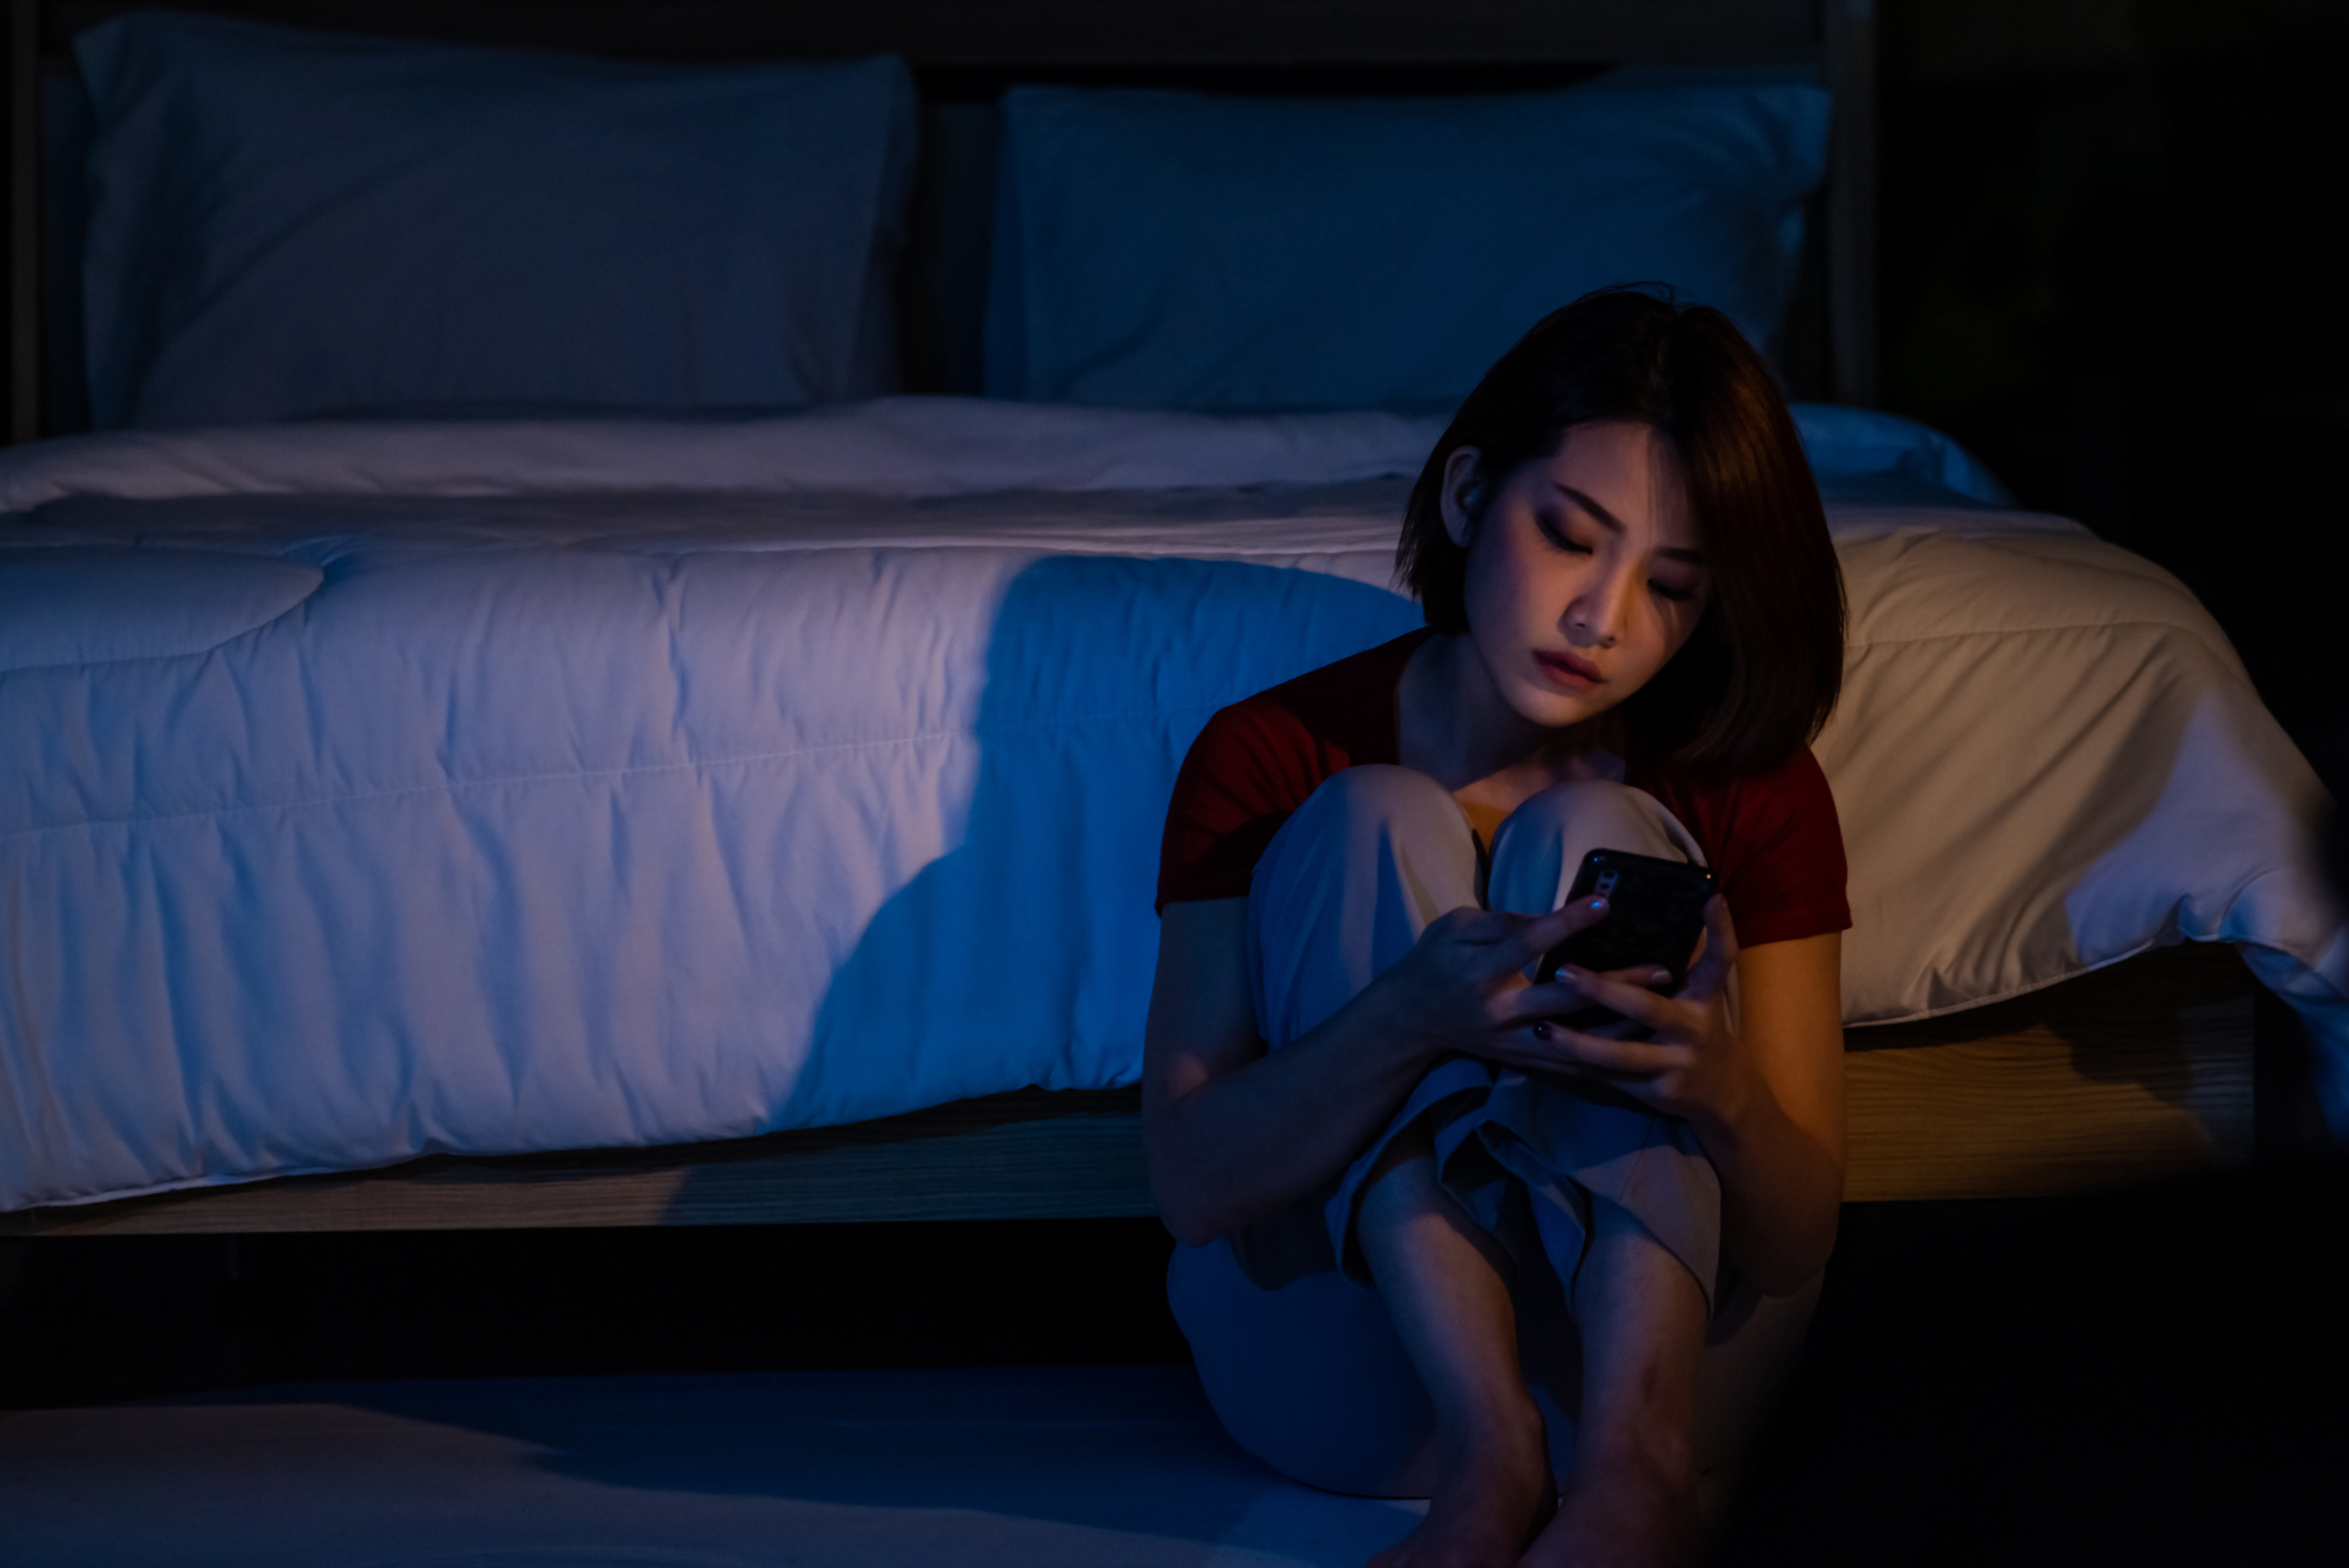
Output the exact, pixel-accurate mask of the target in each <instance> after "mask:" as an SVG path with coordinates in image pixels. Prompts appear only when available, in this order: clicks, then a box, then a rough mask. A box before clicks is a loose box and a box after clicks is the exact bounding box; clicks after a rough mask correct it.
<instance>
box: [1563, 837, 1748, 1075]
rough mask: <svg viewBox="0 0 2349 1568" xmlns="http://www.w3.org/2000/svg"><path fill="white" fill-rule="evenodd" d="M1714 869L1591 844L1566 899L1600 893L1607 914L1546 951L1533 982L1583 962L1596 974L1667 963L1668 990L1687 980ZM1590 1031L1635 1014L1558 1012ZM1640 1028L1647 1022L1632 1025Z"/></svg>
mask: <svg viewBox="0 0 2349 1568" xmlns="http://www.w3.org/2000/svg"><path fill="white" fill-rule="evenodd" d="M1713 886H1714V884H1713V872H1710V871H1708V870H1707V869H1706V868H1704V867H1703V866H1698V865H1691V864H1690V863H1689V862H1687V861H1667V860H1660V859H1658V858H1657V857H1656V856H1654V855H1634V854H1630V853H1627V852H1626V851H1622V850H1593V851H1590V852H1589V853H1588V854H1587V855H1585V856H1583V858H1582V865H1581V868H1580V869H1579V870H1578V871H1577V872H1575V873H1574V889H1573V891H1572V892H1568V894H1567V895H1566V899H1567V903H1574V902H1576V901H1577V900H1578V899H1586V898H1589V897H1592V896H1593V895H1597V896H1599V897H1603V898H1604V899H1606V901H1607V918H1606V919H1604V920H1602V921H1600V922H1599V923H1598V924H1596V925H1591V926H1585V927H1584V928H1583V929H1582V930H1580V931H1578V932H1576V933H1575V934H1573V935H1571V936H1569V937H1568V938H1567V939H1566V940H1565V941H1564V942H1561V943H1559V944H1557V946H1556V947H1553V948H1551V949H1550V950H1549V951H1548V952H1547V953H1545V954H1542V961H1541V965H1540V966H1539V967H1538V968H1537V969H1536V970H1535V971H1534V983H1535V984H1536V985H1547V984H1548V983H1549V982H1550V981H1552V980H1555V979H1557V972H1558V970H1559V969H1560V968H1561V967H1563V966H1564V965H1568V964H1578V965H1581V966H1582V967H1583V968H1585V969H1588V970H1589V971H1591V972H1592V973H1593V974H1598V975H1604V974H1606V973H1607V972H1608V971H1609V970H1611V969H1651V968H1652V969H1665V970H1670V971H1671V980H1670V981H1669V982H1668V983H1667V984H1666V985H1664V986H1663V987H1662V989H1663V991H1664V993H1665V994H1666V995H1670V994H1671V993H1672V992H1674V991H1677V990H1679V989H1680V988H1681V987H1682V985H1685V984H1687V981H1688V964H1689V955H1690V954H1692V953H1693V952H1695V951H1696V941H1697V938H1698V937H1699V936H1701V935H1702V934H1704V906H1705V901H1706V900H1708V899H1710V898H1712V897H1713ZM1557 1021H1558V1022H1559V1023H1561V1024H1564V1025H1565V1026H1567V1027H1568V1028H1569V1029H1578V1030H1580V1031H1582V1032H1583V1033H1585V1034H1588V1033H1591V1032H1593V1031H1595V1030H1598V1029H1601V1028H1604V1027H1606V1026H1609V1025H1610V1024H1628V1023H1630V1020H1629V1019H1627V1018H1625V1017H1624V1016H1623V1015H1622V1014H1620V1013H1618V1012H1616V1011H1615V1010H1614V1009H1613V1008H1612V1007H1599V1006H1589V1007H1582V1008H1578V1009H1577V1010H1576V1011H1574V1012H1572V1013H1569V1014H1568V1015H1567V1016H1564V1017H1562V1018H1560V1019H1558V1020H1557ZM1635 1027H1638V1028H1640V1032H1641V1033H1642V1034H1645V1033H1646V1030H1645V1028H1644V1026H1635Z"/></svg>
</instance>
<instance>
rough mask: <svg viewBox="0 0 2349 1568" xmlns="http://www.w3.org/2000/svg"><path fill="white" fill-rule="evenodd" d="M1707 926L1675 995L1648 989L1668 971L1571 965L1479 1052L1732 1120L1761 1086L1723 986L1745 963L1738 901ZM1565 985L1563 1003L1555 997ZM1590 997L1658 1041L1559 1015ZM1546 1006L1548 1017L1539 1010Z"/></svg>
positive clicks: (1711, 915)
mask: <svg viewBox="0 0 2349 1568" xmlns="http://www.w3.org/2000/svg"><path fill="white" fill-rule="evenodd" d="M1576 907H1580V906H1576ZM1588 923H1590V922H1589V921H1588V920H1585V921H1584V922H1583V924H1588ZM1704 928H1705V940H1704V948H1703V952H1702V955H1701V956H1700V957H1699V958H1698V960H1697V963H1696V965H1695V967H1694V968H1692V969H1691V970H1690V971H1689V977H1688V984H1687V985H1684V986H1682V988H1681V989H1680V991H1679V992H1678V993H1677V994H1676V995H1671V996H1660V995H1657V994H1656V993H1655V992H1654V991H1652V990H1650V989H1648V988H1647V987H1648V985H1653V984H1657V983H1660V982H1661V981H1662V980H1663V979H1664V978H1666V977H1667V975H1668V972H1667V971H1665V970H1661V969H1657V970H1651V971H1647V972H1644V973H1641V972H1624V973H1619V974H1613V975H1594V974H1592V973H1591V972H1589V971H1588V970H1586V969H1579V968H1576V967H1573V966H1571V965H1569V966H1568V967H1567V968H1564V969H1561V970H1560V971H1558V979H1557V981H1556V982H1554V983H1552V984H1551V985H1536V986H1530V987H1527V988H1526V990H1525V991H1524V992H1523V993H1522V994H1520V995H1519V996H1517V997H1516V998H1515V1009H1514V1010H1516V1012H1518V1013H1521V1014H1524V1015H1526V1019H1527V1021H1526V1023H1525V1024H1524V1025H1522V1026H1520V1027H1519V1028H1518V1029H1517V1030H1516V1032H1515V1034H1514V1035H1513V1036H1507V1037H1501V1038H1499V1039H1496V1040H1495V1043H1494V1045H1493V1046H1492V1047H1488V1048H1485V1049H1482V1050H1478V1051H1477V1052H1476V1054H1477V1055H1478V1056H1481V1057H1486V1058H1488V1059H1490V1060H1493V1061H1497V1062H1505V1063H1506V1064H1507V1065H1509V1066H1511V1067H1515V1068H1525V1069H1526V1070H1527V1071H1532V1072H1554V1073H1565V1074H1568V1075H1579V1076H1583V1077H1588V1078H1598V1079H1600V1080H1602V1081H1604V1082H1607V1083H1609V1084H1612V1085H1613V1086H1614V1087H1615V1088H1619V1089H1620V1090H1621V1091H1622V1092H1624V1093H1625V1094H1628V1095H1630V1096H1631V1097H1632V1098H1633V1099H1638V1100H1640V1101H1641V1102H1642V1103H1644V1104H1646V1105H1649V1106H1651V1107H1653V1108H1654V1109H1657V1110H1659V1111H1661V1112H1662V1113H1663V1114H1665V1115H1667V1116H1677V1117H1685V1118H1692V1119H1694V1118H1700V1117H1706V1116H1707V1114H1708V1113H1710V1118H1712V1119H1731V1118H1733V1117H1734V1116H1735V1114H1736V1110H1737V1108H1738V1107H1739V1105H1740V1104H1741V1102H1742V1101H1743V1099H1744V1097H1745V1096H1746V1095H1747V1094H1748V1093H1749V1092H1750V1090H1751V1088H1752V1087H1753V1083H1754V1064H1753V1063H1752V1062H1751V1061H1750V1060H1749V1059H1747V1056H1746V1053H1744V1051H1742V1050H1740V1049H1739V1047H1738V1042H1737V1037H1736V1034H1735V1032H1734V1031H1733V1030H1732V1029H1731V1027H1730V1025H1729V1008H1728V1003H1727V998H1726V997H1725V996H1724V995H1723V990H1724V989H1725V988H1726V986H1727V985H1728V980H1729V975H1730V973H1731V969H1732V966H1733V965H1734V964H1735V963H1736V962H1737V935H1736V933H1735V931H1734V930H1733V928H1732V926H1731V924H1730V920H1729V906H1728V905H1727V904H1726V903H1723V901H1722V900H1721V898H1720V897H1719V896H1717V895H1716V896H1715V897H1713V899H1711V900H1710V901H1708V902H1707V903H1706V904H1705V906H1704ZM1430 929H1431V930H1432V929H1433V928H1432V927H1431V928H1430ZM1643 982H1644V984H1643ZM1559 992H1563V993H1565V995H1566V1001H1565V1005H1564V1006H1561V1005H1560V1003H1559V1001H1558V999H1557V996H1556V995H1555V994H1556V993H1559ZM1587 1003H1596V1004H1598V1005H1599V1006H1603V1007H1611V1008H1613V1009H1614V1010H1615V1011H1616V1012H1618V1013H1620V1014H1622V1015H1623V1016H1625V1017H1627V1018H1630V1019H1633V1020H1635V1021H1636V1022H1639V1023H1641V1024H1645V1025H1646V1026H1648V1027H1649V1028H1651V1029H1652V1030H1654V1031H1655V1037H1654V1038H1652V1039H1646V1040H1615V1039H1609V1038H1607V1037H1604V1036H1601V1035H1589V1034H1583V1033H1581V1032H1579V1031H1578V1030H1574V1029H1569V1028H1568V1027H1566V1026H1564V1025H1563V1024H1560V1023H1557V1022H1556V1021H1555V1020H1556V1017H1557V1015H1558V1014H1560V1013H1564V1012H1568V1011H1571V1010H1572V1009H1574V1008H1575V1007H1578V1006H1583V1005H1585V1004H1587ZM1537 1007H1538V1008H1539V1010H1540V1012H1541V1013H1542V1014H1546V1015H1547V1017H1544V1016H1533V1014H1534V1009H1535V1008H1537Z"/></svg>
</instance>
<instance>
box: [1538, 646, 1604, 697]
mask: <svg viewBox="0 0 2349 1568" xmlns="http://www.w3.org/2000/svg"><path fill="white" fill-rule="evenodd" d="M1534 662H1535V663H1536V664H1538V665H1541V667H1542V673H1543V674H1544V675H1547V676H1549V678H1550V679H1551V680H1552V681H1553V682H1554V683H1556V684H1557V685H1558V686H1564V687H1566V688H1567V689H1568V690H1569V691H1587V690H1588V689H1589V688H1590V687H1592V686H1598V685H1599V684H1601V683H1602V682H1603V681H1604V680H1605V679H1606V677H1605V676H1601V675H1600V674H1599V671H1598V670H1597V669H1596V668H1595V667H1593V666H1592V665H1587V664H1584V663H1583V662H1582V661H1581V660H1580V659H1578V658H1576V657H1575V656H1574V655H1572V654H1554V653H1551V652H1549V651H1548V650H1547V649H1543V648H1536V649H1535V650H1534Z"/></svg>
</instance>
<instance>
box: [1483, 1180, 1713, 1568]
mask: <svg viewBox="0 0 2349 1568" xmlns="http://www.w3.org/2000/svg"><path fill="white" fill-rule="evenodd" d="M1590 1232H1591V1234H1590V1244H1589V1250H1588V1252H1587V1253H1584V1255H1583V1260H1582V1270H1581V1273H1580V1274H1579V1275H1578V1278H1577V1281H1576V1289H1575V1293H1574V1315H1575V1321H1576V1323H1577V1325H1578V1327H1579V1328H1580V1330H1581V1336H1582V1405H1581V1409H1580V1411H1579V1414H1578V1418H1577V1422H1576V1433H1575V1446H1574V1463H1573V1466H1572V1468H1571V1470H1569V1471H1568V1474H1567V1477H1566V1490H1565V1496H1564V1498H1563V1499H1562V1500H1561V1501H1560V1505H1559V1508H1558V1513H1557V1519H1556V1520H1554V1521H1553V1522H1551V1524H1550V1526H1549V1528H1548V1529H1547V1530H1546V1531H1544V1532H1542V1535H1541V1539H1540V1540H1539V1541H1537V1542H1535V1545H1534V1549H1533V1550H1532V1552H1531V1553H1528V1554H1527V1556H1526V1561H1527V1562H1528V1563H1557V1564H1559V1565H1561V1568H1564V1565H1566V1564H1574V1565H1576V1568H1597V1565H1599V1564H1607V1563H1641V1564H1653V1563H1680V1562H1685V1561H1688V1560H1689V1559H1691V1558H1692V1557H1693V1556H1694V1555H1695V1553H1696V1550H1697V1548H1698V1546H1699V1544H1700V1537H1699V1531H1698V1522H1697V1506H1696V1501H1697V1499H1696V1482H1697V1476H1696V1461H1695V1433H1694V1423H1695V1414H1696V1384H1697V1367H1698V1363H1699V1360H1700V1357H1702V1353H1703V1350H1704V1338H1705V1323H1706V1319H1707V1316H1708V1315H1709V1314H1708V1310H1707V1305H1706V1301H1705V1291H1704V1288H1703V1286H1702V1285H1701V1284H1698V1283H1697V1279H1696V1276H1695V1275H1694V1274H1691V1273H1689V1271H1688V1265H1687V1264H1684V1263H1682V1261H1681V1259H1680V1258H1679V1257H1678V1256H1677V1255H1675V1254H1674V1253H1672V1252H1671V1250H1670V1249H1669V1248H1667V1247H1665V1246H1664V1245H1663V1244H1662V1243H1661V1242H1659V1241H1657V1239H1656V1238H1655V1235H1654V1234H1653V1233H1651V1232H1650V1231H1649V1229H1648V1228H1647V1226H1645V1225H1643V1224H1641V1223H1640V1222H1639V1221H1638V1220H1636V1219H1634V1218H1632V1216H1631V1215H1630V1213H1629V1212H1626V1211H1624V1210H1623V1209H1621V1208H1619V1207H1617V1206H1616V1205H1615V1204H1613V1203H1610V1202H1597V1203H1594V1204H1592V1205H1591V1223H1590Z"/></svg>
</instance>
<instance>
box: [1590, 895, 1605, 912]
mask: <svg viewBox="0 0 2349 1568" xmlns="http://www.w3.org/2000/svg"><path fill="white" fill-rule="evenodd" d="M1606 912H1607V901H1606V900H1605V899H1603V898H1594V899H1592V900H1591V901H1590V913H1593V914H1604V913H1606Z"/></svg>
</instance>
